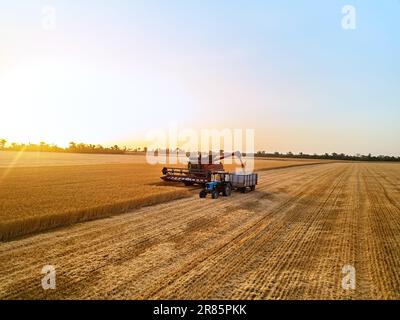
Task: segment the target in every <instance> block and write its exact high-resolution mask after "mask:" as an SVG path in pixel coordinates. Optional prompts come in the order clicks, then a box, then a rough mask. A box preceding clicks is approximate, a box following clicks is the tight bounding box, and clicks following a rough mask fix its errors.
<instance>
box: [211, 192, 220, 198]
mask: <svg viewBox="0 0 400 320" xmlns="http://www.w3.org/2000/svg"><path fill="white" fill-rule="evenodd" d="M218 197H219V192H218V191H217V190H214V191H213V192H212V193H211V198H213V199H218Z"/></svg>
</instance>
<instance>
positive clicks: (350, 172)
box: [0, 163, 400, 299]
mask: <svg viewBox="0 0 400 320" xmlns="http://www.w3.org/2000/svg"><path fill="white" fill-rule="evenodd" d="M259 178H260V179H259V180H260V182H259V185H258V188H257V189H256V191H254V192H251V193H247V194H241V193H234V194H233V195H232V197H229V198H223V197H222V198H219V199H217V200H212V199H210V198H207V199H199V198H198V196H197V191H191V192H192V194H191V196H189V197H187V198H183V199H179V200H175V201H170V202H166V203H161V204H157V205H154V206H148V207H145V208H141V209H138V210H134V211H132V212H129V213H126V214H124V215H116V216H113V217H110V218H109V219H101V220H96V221H90V222H86V223H82V224H75V225H73V226H71V227H68V228H62V229H59V230H55V231H53V232H48V233H42V234H37V235H34V236H32V237H29V238H26V239H20V240H16V241H11V242H5V243H2V244H0V261H2V263H1V264H0V298H2V299H24V298H32V299H159V298H161V299H400V205H399V203H400V186H399V181H400V166H399V165H398V164H384V163H379V164H374V163H328V164H319V165H310V166H301V167H291V168H284V169H280V170H269V171H262V172H260V173H259ZM44 265H53V266H54V267H55V268H56V270H57V289H56V290H50V291H45V290H43V289H42V287H41V285H40V279H41V277H42V275H41V274H40V270H41V268H42V267H43V266H44ZM348 265H350V266H353V267H354V269H355V272H356V286H355V289H354V290H347V289H344V288H343V287H342V279H343V271H342V270H343V267H344V266H348Z"/></svg>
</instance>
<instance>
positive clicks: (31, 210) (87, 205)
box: [0, 152, 313, 241]
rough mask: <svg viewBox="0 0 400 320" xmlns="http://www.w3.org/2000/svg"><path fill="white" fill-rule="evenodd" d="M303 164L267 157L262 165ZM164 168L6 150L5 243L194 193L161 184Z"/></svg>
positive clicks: (1, 227)
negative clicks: (20, 237)
mask: <svg viewBox="0 0 400 320" xmlns="http://www.w3.org/2000/svg"><path fill="white" fill-rule="evenodd" d="M107 161H108V162H109V163H107ZM118 161H119V163H116V162H118ZM32 163H33V164H35V165H39V166H37V167H31V164H32ZM303 163H304V161H300V160H294V161H282V160H273V161H268V160H262V161H257V162H256V168H257V169H268V168H275V167H284V166H292V165H299V164H303ZM310 163H313V162H310ZM51 164H55V165H56V166H51ZM65 164H69V165H68V166H65ZM1 166H3V168H1ZM161 168H162V166H161V165H157V166H151V165H148V164H147V163H146V158H145V157H144V156H132V155H80V154H62V153H61V154H58V153H57V154H52V153H43V154H41V153H28V152H26V153H17V152H0V241H1V240H10V239H13V238H15V237H17V236H22V235H26V234H30V233H33V232H38V231H44V230H48V229H51V228H55V227H60V226H64V225H69V224H73V223H76V222H82V221H87V220H93V219H96V218H103V217H108V216H110V215H112V214H116V213H123V212H127V211H129V210H132V209H137V208H139V207H143V206H146V205H154V204H157V203H162V202H166V201H171V200H175V199H179V198H182V197H185V196H189V195H190V193H189V192H188V190H187V189H186V188H182V187H174V186H170V185H166V184H163V183H160V181H161V180H160V179H159V176H160V175H161ZM231 168H233V166H231Z"/></svg>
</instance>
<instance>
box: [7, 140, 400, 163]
mask: <svg viewBox="0 0 400 320" xmlns="http://www.w3.org/2000/svg"><path fill="white" fill-rule="evenodd" d="M0 150H1V151H28V152H29V151H31V152H67V153H68V152H69V153H101V154H129V153H133V154H135V153H141V154H145V153H146V152H147V147H144V148H135V149H127V147H122V148H121V147H119V146H118V145H114V146H112V147H103V146H102V145H100V144H96V145H95V144H86V143H75V142H70V143H69V146H68V147H66V148H62V147H59V146H57V145H56V144H47V143H46V142H40V143H39V144H33V143H29V144H23V143H22V144H19V143H15V142H12V143H9V144H8V143H7V140H6V139H0ZM178 151H181V152H183V151H182V150H179V149H175V150H172V149H171V150H170V149H166V150H162V149H157V150H155V154H158V153H159V152H163V153H166V154H169V153H175V152H178ZM221 152H222V153H223V150H221V151H220V153H221ZM186 155H187V156H189V153H186ZM248 155H250V154H248ZM243 156H246V154H244V153H243ZM254 156H255V157H265V158H289V159H290V158H300V159H327V160H348V161H400V157H394V156H385V155H378V156H375V155H371V154H368V155H362V154H357V155H347V154H344V153H336V152H333V153H331V154H328V153H325V154H316V153H314V154H312V155H311V154H306V153H303V152H300V153H298V154H295V153H293V152H290V151H289V152H287V153H280V152H273V153H269V152H266V151H258V152H256V153H255V154H254Z"/></svg>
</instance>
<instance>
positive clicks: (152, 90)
mask: <svg viewBox="0 0 400 320" xmlns="http://www.w3.org/2000/svg"><path fill="white" fill-rule="evenodd" d="M347 4H350V5H353V6H355V8H356V10H357V11H356V13H357V16H356V17H357V20H356V29H355V30H347V31H345V30H343V28H342V26H341V20H342V13H341V10H342V7H343V6H344V5H347ZM45 5H52V6H54V8H55V9H56V25H55V29H54V30H50V31H45V30H43V28H42V19H43V14H42V9H43V6H45ZM0 39H1V41H0V108H1V118H2V121H1V126H0V137H5V138H8V139H9V140H13V141H14V140H16V141H20V142H27V141H32V142H38V141H40V140H45V141H47V142H55V143H58V144H66V143H67V142H69V141H71V140H75V141H85V142H89V143H104V144H107V143H112V142H117V143H121V144H124V143H125V144H128V145H135V144H137V143H141V141H142V140H143V138H144V136H145V134H146V132H147V131H148V130H150V129H154V128H160V127H161V128H167V127H168V124H169V123H171V122H175V123H177V124H178V125H179V126H180V127H182V128H187V127H191V128H243V129H245V128H253V129H255V130H256V147H257V149H265V150H268V151H282V152H287V151H293V152H300V151H302V152H308V153H313V152H318V153H320V152H321V153H322V152H345V153H351V154H355V153H369V152H372V153H374V154H392V155H400V125H399V120H400V90H399V88H400V60H399V59H400V1H399V0H383V1H372V0H370V1H366V0H364V1H350V0H349V1H348V0H345V1H336V0H332V1H316V0H315V1H311V0H309V1H306V0H303V1H293V0H290V1H288V0H287V1H267V0H264V1H237V0H230V1H228V0H226V1H225V0H219V1H216V0H213V1H211V0H209V1H208V0H206V1H205V0H197V1H193V0H186V1H184V0H179V1H172V0H159V1H149V0H146V1H145V0H142V1H132V0H130V1H128V0H126V1H122V0H119V1H118V0H117V1H89V0H87V1H77V0H75V1H71V0H70V1H57V0H53V1H51V0H49V1H36V0H19V1H8V0H2V1H1V2H0Z"/></svg>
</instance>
